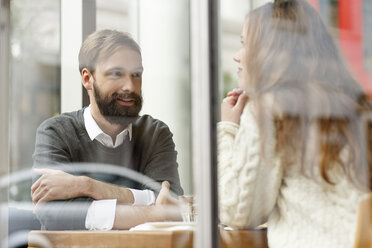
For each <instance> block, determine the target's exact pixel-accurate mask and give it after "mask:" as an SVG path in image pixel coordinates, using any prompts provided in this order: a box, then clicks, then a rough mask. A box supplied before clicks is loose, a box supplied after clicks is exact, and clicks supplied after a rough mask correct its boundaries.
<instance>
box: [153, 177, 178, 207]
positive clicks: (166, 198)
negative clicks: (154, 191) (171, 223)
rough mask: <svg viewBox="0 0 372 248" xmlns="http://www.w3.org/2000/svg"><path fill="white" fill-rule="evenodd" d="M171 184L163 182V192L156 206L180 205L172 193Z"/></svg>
mask: <svg viewBox="0 0 372 248" xmlns="http://www.w3.org/2000/svg"><path fill="white" fill-rule="evenodd" d="M169 189H170V184H169V182H168V181H163V182H162V184H161V190H160V192H159V195H158V197H157V198H156V201H155V205H173V206H176V205H179V201H178V200H177V199H174V198H173V197H172V196H171V195H170V193H169Z"/></svg>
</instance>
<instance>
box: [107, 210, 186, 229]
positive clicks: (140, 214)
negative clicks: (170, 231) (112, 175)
mask: <svg viewBox="0 0 372 248" xmlns="http://www.w3.org/2000/svg"><path fill="white" fill-rule="evenodd" d="M180 220H182V217H181V214H180V211H179V208H178V207H177V206H159V205H153V206H126V205H117V206H116V214H115V221H114V226H113V229H129V228H131V227H134V226H137V225H139V224H143V223H145V222H157V221H180Z"/></svg>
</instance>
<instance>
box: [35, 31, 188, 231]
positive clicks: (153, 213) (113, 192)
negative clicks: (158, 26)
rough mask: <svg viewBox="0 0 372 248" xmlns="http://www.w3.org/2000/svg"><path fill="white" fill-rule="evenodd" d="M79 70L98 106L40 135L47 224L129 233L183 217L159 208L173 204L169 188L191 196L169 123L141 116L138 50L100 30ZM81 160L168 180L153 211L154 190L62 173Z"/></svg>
mask: <svg viewBox="0 0 372 248" xmlns="http://www.w3.org/2000/svg"><path fill="white" fill-rule="evenodd" d="M79 70H80V73H81V78H82V84H83V86H84V88H85V89H86V90H87V91H88V94H89V99H90V106H89V107H87V108H84V109H81V110H78V111H75V112H71V113H65V114H62V115H59V116H56V117H53V118H50V119H48V120H46V121H44V122H43V123H42V124H41V125H40V127H39V128H38V130H37V134H36V145H35V152H34V155H33V159H34V168H35V169H34V170H35V172H36V173H38V174H40V175H41V176H40V178H39V179H38V180H37V181H36V182H35V183H34V184H33V185H32V187H31V196H32V200H33V202H34V203H35V204H36V213H37V215H38V218H39V220H40V222H41V223H42V225H43V226H44V227H45V228H47V229H85V228H87V229H98V230H101V229H111V228H114V229H123V228H124V229H125V228H129V227H131V226H134V225H136V224H140V223H143V222H145V221H151V220H152V221H161V220H164V219H172V218H176V219H177V218H179V216H177V214H175V215H173V214H170V215H169V213H170V212H168V210H165V209H164V208H162V207H161V206H159V204H161V203H163V202H164V201H165V202H166V201H167V199H168V198H167V195H168V189H169V184H170V188H171V190H172V192H174V193H175V194H177V195H181V194H182V193H183V190H182V188H181V186H180V181H179V176H178V171H177V166H178V165H177V162H176V157H177V153H176V151H175V145H174V143H173V140H172V134H171V132H170V131H169V129H168V127H167V126H166V125H165V124H164V123H163V122H161V121H159V120H156V119H153V118H152V117H151V116H149V115H144V116H139V115H138V114H139V112H140V110H141V107H142V97H141V86H142V72H143V67H142V58H141V51H140V48H139V46H138V44H137V43H136V42H135V41H134V40H133V39H132V38H131V37H130V36H129V35H128V34H124V33H121V32H118V31H113V30H101V31H97V32H95V33H93V34H91V35H90V36H88V37H87V39H86V40H85V41H84V42H83V44H82V46H81V49H80V53H79ZM76 162H84V163H101V164H102V163H103V164H111V165H117V166H121V167H124V168H129V169H131V170H134V171H137V172H140V173H142V174H143V175H145V176H147V177H149V178H152V179H153V180H155V181H157V182H159V183H161V182H163V181H166V182H163V184H162V185H163V188H162V191H161V192H160V194H159V196H158V198H157V202H156V203H157V204H155V205H153V204H154V203H155V194H154V191H153V190H148V189H146V186H145V185H143V182H142V183H139V184H138V183H134V182H130V181H128V180H125V179H123V178H121V177H118V176H114V175H96V174H95V173H93V174H89V175H87V174H85V175H84V174H83V175H81V174H79V173H76V175H75V174H70V173H66V172H63V171H62V170H64V169H65V168H66V169H67V170H74V168H75V166H76ZM59 166H62V167H59ZM82 166H84V164H83V165H82ZM45 167H48V168H45ZM39 168H42V169H39ZM50 168H62V170H54V169H50ZM168 182H169V183H168ZM123 185H125V186H126V187H123ZM143 188H145V189H143ZM152 188H154V187H152ZM75 205H77V207H75ZM61 216H63V217H62V218H61Z"/></svg>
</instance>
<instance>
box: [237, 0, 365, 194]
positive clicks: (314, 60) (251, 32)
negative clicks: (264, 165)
mask: <svg viewBox="0 0 372 248" xmlns="http://www.w3.org/2000/svg"><path fill="white" fill-rule="evenodd" d="M243 32H245V35H244V37H245V40H244V44H245V46H246V47H245V50H246V54H245V56H246V61H247V62H246V70H247V74H246V75H245V77H246V78H245V79H246V91H247V92H248V94H249V95H250V98H251V100H252V102H254V103H256V104H255V106H256V107H257V120H258V123H259V125H258V126H259V127H260V133H261V137H263V139H262V148H263V150H264V147H265V145H264V144H265V140H266V136H267V135H268V134H267V132H266V131H265V126H266V124H265V120H267V118H266V117H269V116H270V118H271V120H273V122H274V129H275V136H276V145H275V152H276V154H277V155H278V156H279V158H280V159H281V160H282V164H284V165H287V166H288V165H291V164H295V163H298V162H300V164H301V166H302V167H301V168H302V172H303V173H304V174H305V175H308V176H313V175H314V174H313V173H314V171H315V169H316V168H319V171H320V174H321V176H322V178H323V179H324V180H325V181H326V182H328V183H330V184H333V183H334V182H333V181H332V180H331V178H330V177H329V174H328V172H329V170H330V169H331V168H332V167H334V166H340V167H341V168H342V169H343V171H344V172H345V174H346V175H347V176H348V178H349V179H350V180H351V181H352V182H353V183H354V184H355V185H357V186H361V187H362V188H367V189H369V190H370V189H371V185H372V184H371V180H372V173H371V168H372V163H371V154H372V141H371V140H372V137H371V136H372V119H370V120H369V122H368V118H366V116H367V117H368V114H369V113H370V110H371V107H370V104H369V102H368V100H367V98H366V95H365V92H364V90H363V89H362V88H361V86H360V85H359V84H358V82H357V81H356V80H355V79H354V77H353V76H352V75H351V73H350V71H349V69H348V67H347V66H346V65H345V63H344V60H343V58H342V56H341V54H340V52H339V50H338V48H337V46H336V45H335V43H334V41H333V39H332V37H331V36H330V34H329V33H328V30H327V28H326V27H325V25H324V23H323V21H322V19H321V17H320V15H319V14H318V12H317V11H316V10H315V9H314V8H313V7H312V6H311V5H310V4H309V3H307V2H306V1H304V0H277V1H274V3H268V4H266V5H264V6H262V7H260V8H258V9H255V10H253V11H252V12H250V13H249V15H248V16H247V20H246V25H245V29H244V31H243ZM267 96H269V97H267ZM265 99H271V104H268V101H266V100H265ZM314 126H316V127H317V128H316V130H317V132H316V137H317V138H316V144H309V143H308V142H307V141H308V140H309V139H308V138H309V137H310V135H312V136H311V137H312V138H313V137H314V134H313V133H311V130H312V128H311V127H314ZM311 146H314V147H311ZM314 148H315V149H314ZM344 148H346V149H344ZM344 150H347V151H348V152H347V154H348V155H347V156H344V154H345V152H344ZM263 154H264V153H263ZM315 165H316V166H318V167H316V166H315Z"/></svg>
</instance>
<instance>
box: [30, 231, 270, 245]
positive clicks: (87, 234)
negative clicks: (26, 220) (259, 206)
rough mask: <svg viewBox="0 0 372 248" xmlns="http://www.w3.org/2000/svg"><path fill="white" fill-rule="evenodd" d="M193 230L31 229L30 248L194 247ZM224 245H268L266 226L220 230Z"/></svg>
mask: <svg viewBox="0 0 372 248" xmlns="http://www.w3.org/2000/svg"><path fill="white" fill-rule="evenodd" d="M193 236H194V232H193V231H189V230H188V231H165V230H164V231H163V230H161V231H39V230H38V231H31V232H30V233H29V242H28V243H29V244H28V245H29V248H31V247H32V248H35V247H48V248H50V247H56V248H61V247H110V248H115V247H126V248H143V247H150V248H192V247H193ZM220 240H221V248H229V247H234V248H239V247H244V248H245V247H255V248H256V247H257V248H266V247H268V245H267V239H266V231H265V230H233V231H225V230H224V231H220Z"/></svg>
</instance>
